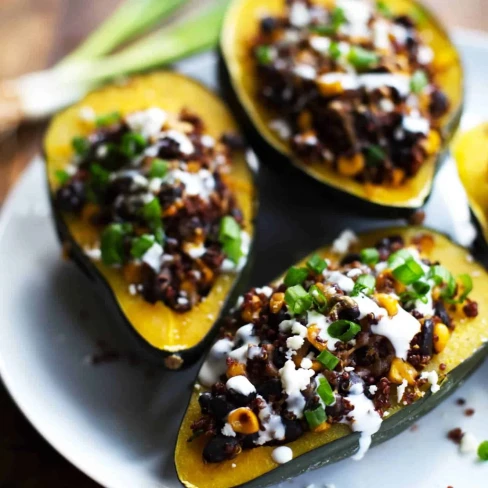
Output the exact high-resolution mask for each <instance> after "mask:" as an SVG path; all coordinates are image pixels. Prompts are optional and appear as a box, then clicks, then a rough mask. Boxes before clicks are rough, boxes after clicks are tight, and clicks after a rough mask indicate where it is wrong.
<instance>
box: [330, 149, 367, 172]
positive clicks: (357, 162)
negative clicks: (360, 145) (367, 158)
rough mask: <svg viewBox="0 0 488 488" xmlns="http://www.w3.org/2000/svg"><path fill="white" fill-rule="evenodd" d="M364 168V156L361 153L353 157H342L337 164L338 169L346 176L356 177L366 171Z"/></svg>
mask: <svg viewBox="0 0 488 488" xmlns="http://www.w3.org/2000/svg"><path fill="white" fill-rule="evenodd" d="M364 166H365V162H364V156H363V155H362V154H361V153H356V154H354V156H351V157H346V156H340V157H339V160H338V162H337V169H338V171H339V173H340V174H341V175H344V176H356V175H357V174H358V173H360V172H361V171H362V170H363V169H364Z"/></svg>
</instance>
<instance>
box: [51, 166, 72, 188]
mask: <svg viewBox="0 0 488 488" xmlns="http://www.w3.org/2000/svg"><path fill="white" fill-rule="evenodd" d="M54 176H56V179H57V180H58V183H59V184H60V185H61V186H62V185H65V184H66V183H68V181H69V178H70V176H69V174H68V173H67V172H66V171H64V170H63V169H58V170H56V172H55V173H54Z"/></svg>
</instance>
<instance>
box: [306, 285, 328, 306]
mask: <svg viewBox="0 0 488 488" xmlns="http://www.w3.org/2000/svg"><path fill="white" fill-rule="evenodd" d="M308 293H309V295H310V296H311V297H312V300H313V303H314V305H315V306H316V307H317V310H318V311H319V312H323V311H324V310H325V309H326V308H327V297H326V296H325V295H324V292H323V291H322V290H321V289H320V288H319V287H318V286H317V285H312V286H311V287H310V289H309V290H308Z"/></svg>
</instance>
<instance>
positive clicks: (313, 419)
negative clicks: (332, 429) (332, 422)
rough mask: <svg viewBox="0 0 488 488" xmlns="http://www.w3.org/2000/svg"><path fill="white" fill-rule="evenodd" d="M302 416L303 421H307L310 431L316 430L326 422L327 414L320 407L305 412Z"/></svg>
mask: <svg viewBox="0 0 488 488" xmlns="http://www.w3.org/2000/svg"><path fill="white" fill-rule="evenodd" d="M303 415H304V416H305V420H306V421H307V423H308V426H309V427H310V430H314V429H316V428H317V427H319V426H320V425H322V424H323V423H324V422H325V421H326V420H327V414H326V413H325V410H324V408H323V407H322V406H321V405H319V406H318V407H317V408H316V409H315V410H305V411H304V412H303Z"/></svg>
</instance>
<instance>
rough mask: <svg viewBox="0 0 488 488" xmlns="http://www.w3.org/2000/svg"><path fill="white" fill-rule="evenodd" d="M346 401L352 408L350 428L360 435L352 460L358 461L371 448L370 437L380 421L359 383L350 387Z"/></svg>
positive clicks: (377, 428)
mask: <svg viewBox="0 0 488 488" xmlns="http://www.w3.org/2000/svg"><path fill="white" fill-rule="evenodd" d="M347 400H348V401H349V402H350V403H351V404H352V405H353V406H354V410H353V411H352V412H351V413H350V416H351V417H352V422H351V428H352V430H353V431H354V432H360V433H361V437H360V438H359V450H358V452H357V453H356V454H354V456H353V457H352V458H353V459H355V460H360V459H362V458H363V457H364V454H365V453H366V451H367V450H368V449H369V447H370V446H371V436H372V435H373V434H376V432H378V430H379V428H380V427H381V422H382V419H381V416H380V414H379V413H378V412H377V411H376V410H375V408H374V403H373V402H372V401H371V400H370V399H369V398H368V397H367V396H366V395H365V394H364V391H363V385H362V384H361V383H356V384H355V385H353V386H352V387H351V390H350V391H349V396H348V397H347Z"/></svg>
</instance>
